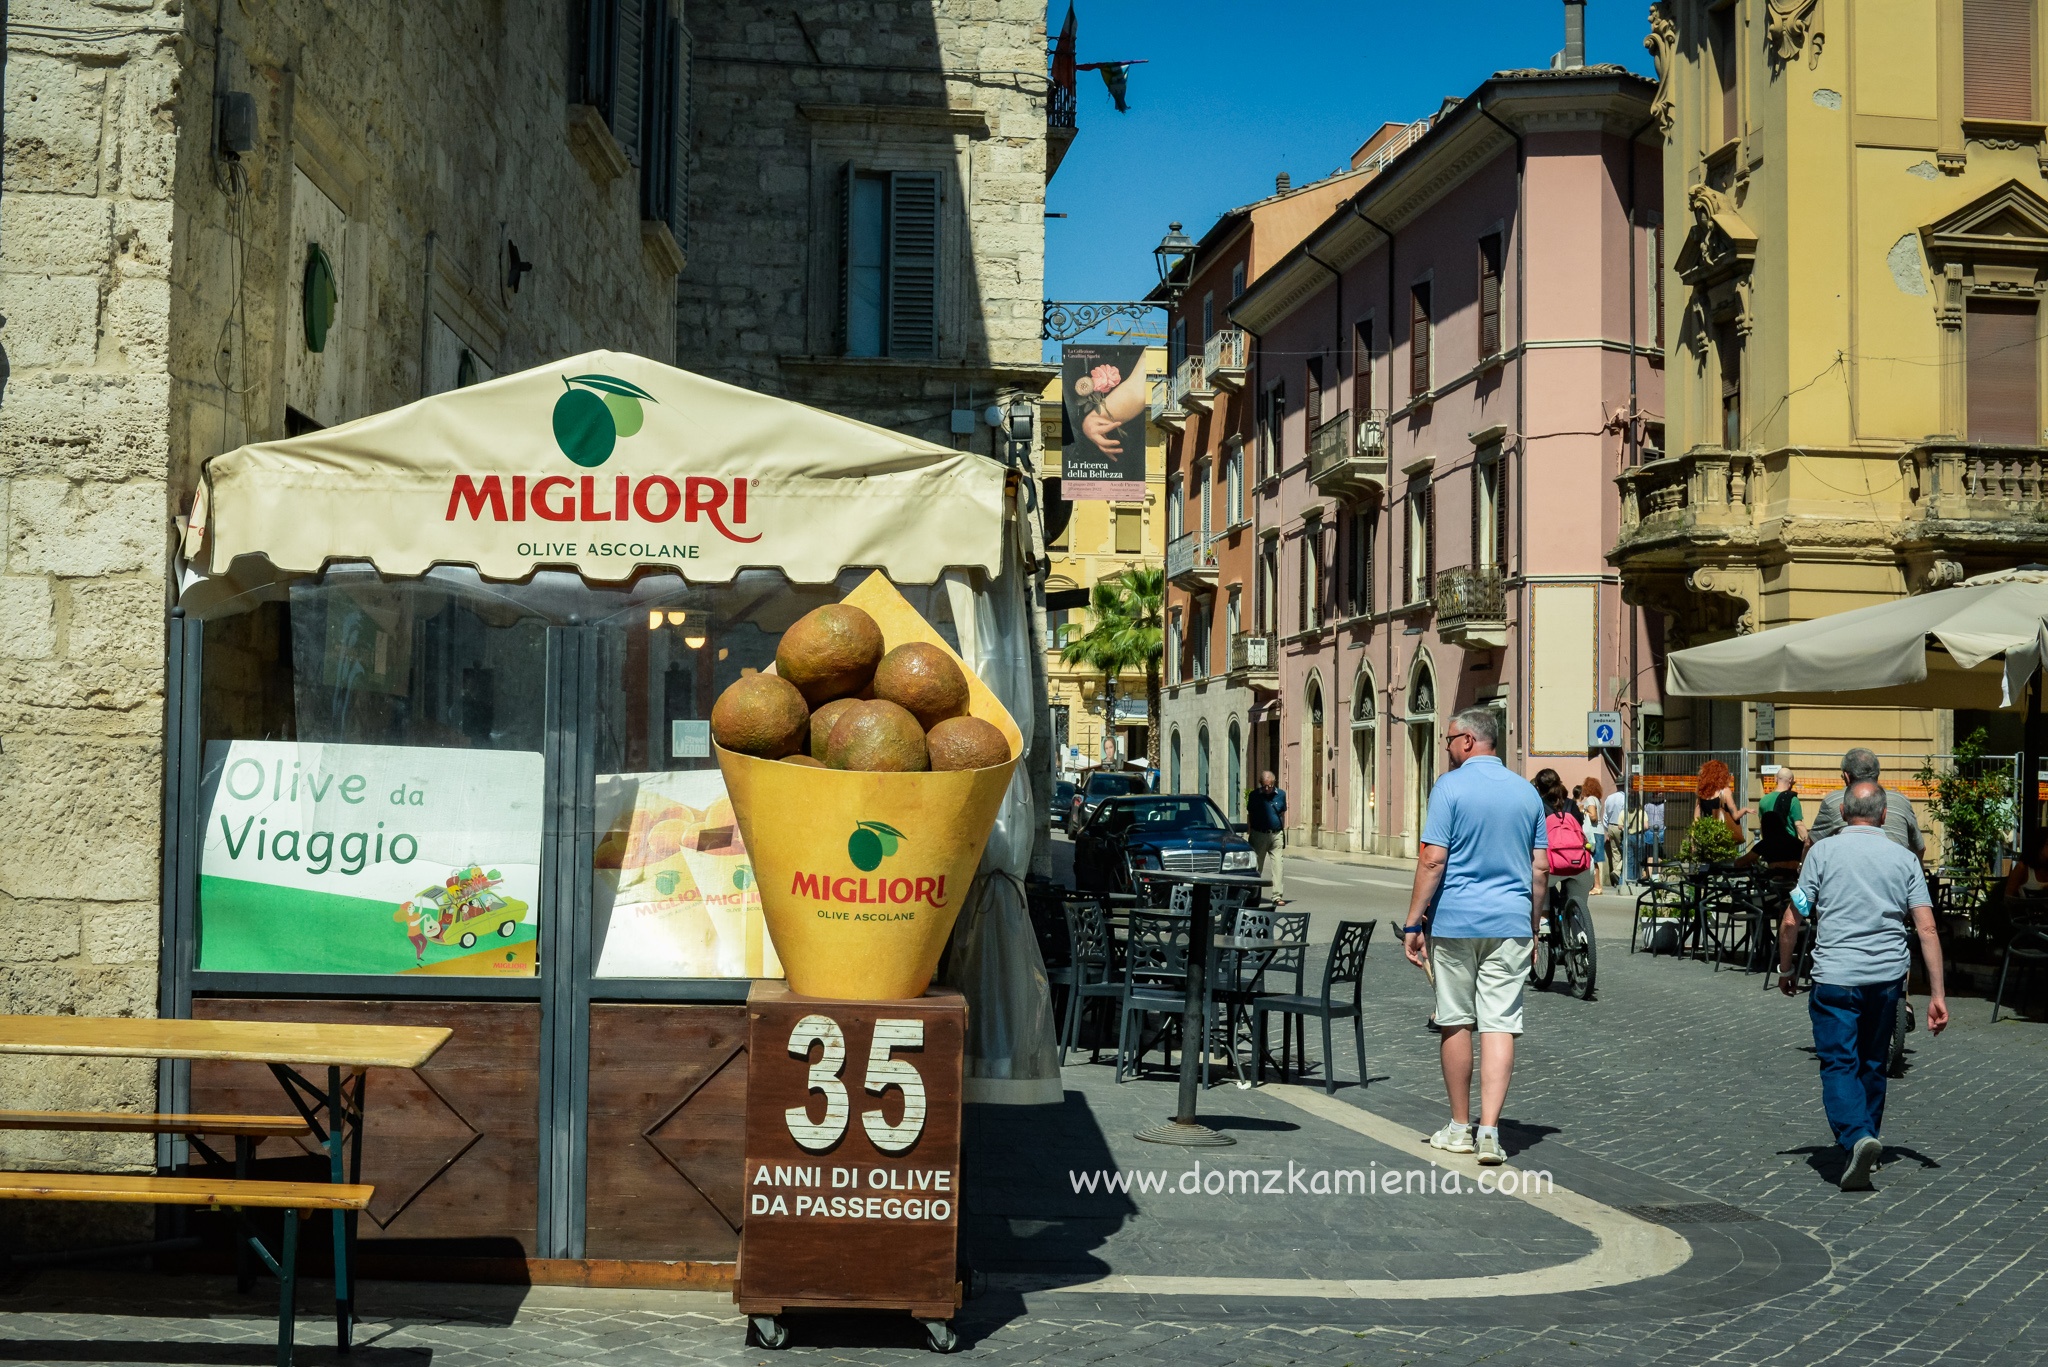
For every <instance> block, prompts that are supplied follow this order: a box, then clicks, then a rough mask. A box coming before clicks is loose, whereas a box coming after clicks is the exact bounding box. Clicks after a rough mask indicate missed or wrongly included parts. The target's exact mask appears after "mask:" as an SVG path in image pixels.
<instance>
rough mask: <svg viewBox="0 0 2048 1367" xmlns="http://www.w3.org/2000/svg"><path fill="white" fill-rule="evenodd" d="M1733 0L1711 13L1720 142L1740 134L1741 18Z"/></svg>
mask: <svg viewBox="0 0 2048 1367" xmlns="http://www.w3.org/2000/svg"><path fill="white" fill-rule="evenodd" d="M1735 9H1736V6H1735V3H1734V0H1729V3H1728V4H1726V5H1724V6H1722V8H1720V9H1719V10H1716V11H1715V12H1714V19H1713V23H1714V45H1713V46H1714V76H1715V78H1716V80H1717V81H1718V82H1719V83H1720V87H1721V141H1723V142H1728V141H1731V140H1733V139H1735V138H1738V137H1740V136H1742V111H1741V106H1740V102H1739V100H1738V98H1737V93H1736V88H1737V84H1738V82H1737V80H1736V69H1737V67H1738V65H1739V63H1740V60H1741V58H1740V51H1741V34H1742V20H1741V17H1740V16H1738V15H1737V14H1736V12H1735Z"/></svg>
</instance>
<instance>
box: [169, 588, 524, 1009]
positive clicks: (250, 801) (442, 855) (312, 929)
mask: <svg viewBox="0 0 2048 1367" xmlns="http://www.w3.org/2000/svg"><path fill="white" fill-rule="evenodd" d="M203 633H204V635H203V641H202V658H203V660H204V666H203V667H204V677H203V680H202V682H201V690H200V691H201V703H200V707H201V713H200V725H201V734H202V737H203V740H204V767H203V773H202V778H201V782H200V810H199V812H198V813H197V816H198V826H199V829H200V831H201V833H202V834H201V847H200V852H199V879H198V907H199V924H200V935H199V937H198V940H199V948H198V956H197V965H196V966H197V968H198V969H199V970H200V971H202V972H229V973H256V974H353V975H364V976H380V977H381V976H400V975H409V974H418V973H430V974H435V975H456V976H477V977H514V978H519V977H528V978H530V977H532V976H534V974H535V973H536V972H537V971H538V955H537V950H538V937H539V923H540V918H541V917H542V916H543V915H544V914H547V908H546V906H545V898H544V896H543V893H542V888H541V880H540V866H541V843H542V826H543V810H544V807H545V805H546V803H545V796H546V795H545V792H544V787H543V784H544V778H543V775H544V765H543V761H542V749H543V739H544V730H545V710H546V709H545V704H544V697H545V684H546V677H547V660H546V631H545V628H544V627H543V625H542V623H541V622H540V621H538V620H537V619H535V618H533V617H530V616H528V615H525V614H524V613H522V611H521V610H520V609H519V607H518V606H517V604H516V603H514V602H512V601H510V600H509V599H508V598H507V596H506V595H504V594H503V593H501V592H497V591H495V590H493V589H491V588H489V587H486V586H481V585H479V584H477V583H476V582H475V581H474V580H471V581H469V582H468V583H466V584H465V583H464V582H462V581H461V580H460V579H459V578H454V579H450V580H448V581H446V582H435V583H422V582H415V583H407V584H391V583H387V582H384V581H382V580H379V579H378V578H377V576H376V575H374V574H359V575H351V574H343V573H330V574H329V575H328V576H326V577H325V578H324V580H323V581H320V582H313V581H308V582H306V583H303V584H301V585H299V586H296V587H293V588H292V589H290V590H289V592H288V594H287V595H286V596H285V597H284V598H283V599H282V600H273V601H269V602H264V603H261V604H259V605H257V606H255V607H254V608H253V609H251V610H249V611H245V612H241V613H237V614H234V615H229V616H223V617H220V618H217V619H214V620H211V621H208V622H207V623H206V624H205V626H204V628H203Z"/></svg>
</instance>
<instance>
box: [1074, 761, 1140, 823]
mask: <svg viewBox="0 0 2048 1367" xmlns="http://www.w3.org/2000/svg"><path fill="white" fill-rule="evenodd" d="M1144 791H1145V776H1144V775H1143V774H1123V773H1114V772H1112V773H1106V774H1090V775H1088V781H1087V783H1085V784H1083V785H1082V786H1081V791H1080V792H1079V793H1077V794H1075V796H1074V800H1073V803H1072V804H1071V805H1070V806H1069V807H1068V809H1067V834H1068V835H1072V834H1074V832H1076V831H1078V830H1080V829H1081V826H1082V825H1083V823H1085V822H1086V821H1087V820H1088V818H1089V817H1090V816H1093V815H1094V814H1095V809H1096V807H1097V806H1098V805H1100V804H1101V802H1102V800H1103V799H1104V798H1107V797H1123V796H1125V795H1126V794H1129V793H1142V792H1144Z"/></svg>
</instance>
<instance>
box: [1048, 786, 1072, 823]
mask: <svg viewBox="0 0 2048 1367" xmlns="http://www.w3.org/2000/svg"><path fill="white" fill-rule="evenodd" d="M1074 791H1075V790H1074V785H1073V784H1071V783H1069V782H1067V781H1066V780H1065V779H1060V780H1058V781H1057V782H1055V783H1054V784H1053V785H1052V807H1051V810H1050V811H1048V812H1047V813H1046V815H1048V816H1050V817H1051V818H1052V824H1053V825H1055V826H1058V827H1060V828H1061V829H1062V830H1064V829H1066V825H1067V818H1069V817H1071V816H1072V815H1073V814H1074Z"/></svg>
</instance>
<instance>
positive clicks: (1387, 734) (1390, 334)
mask: <svg viewBox="0 0 2048 1367" xmlns="http://www.w3.org/2000/svg"><path fill="white" fill-rule="evenodd" d="M1361 193H1363V192H1362V191H1361ZM1351 213H1352V216H1353V217H1354V218H1356V219H1357V220H1358V221H1359V222H1360V223H1363V224H1365V226H1366V227H1368V228H1371V229H1372V230H1373V231H1374V232H1376V233H1378V234H1379V235H1380V236H1381V237H1384V238H1385V239H1387V321H1386V325H1385V332H1386V334H1387V362H1388V374H1387V387H1388V389H1389V391H1391V390H1392V388H1393V383H1394V376H1393V373H1392V366H1393V357H1394V233H1393V230H1392V229H1391V228H1388V227H1387V226H1386V225H1384V224H1381V223H1375V222H1374V221H1373V220H1372V219H1371V218H1370V217H1368V216H1367V214H1366V212H1365V210H1363V209H1361V208H1359V207H1358V200H1357V198H1356V197H1355V196H1354V197H1353V198H1352V200H1351ZM1366 364H1367V365H1370V364H1372V358H1371V357H1369V356H1368V357H1367V358H1366ZM1393 468H1394V432H1393V428H1392V426H1391V425H1390V426H1389V427H1388V429H1387V473H1388V477H1389V478H1390V479H1391V478H1392V475H1393ZM1389 520H1390V521H1391V520H1392V519H1391V517H1390V518H1389ZM1388 530H1392V529H1391V528H1389V529H1388ZM1381 558H1382V559H1383V560H1384V559H1385V557H1381ZM1387 569H1388V573H1387V587H1388V593H1387V596H1388V597H1389V598H1391V597H1393V566H1392V565H1391V564H1390V565H1388V567H1387ZM1385 625H1386V626H1388V627H1390V628H1391V627H1392V625H1393V622H1392V619H1389V620H1388V621H1387V622H1386V623H1385ZM1380 634H1381V635H1382V636H1384V637H1386V641H1387V667H1386V669H1385V670H1383V671H1382V677H1381V679H1380V692H1381V693H1382V694H1384V695H1385V697H1386V705H1385V706H1383V707H1382V708H1381V709H1380V714H1381V715H1382V716H1384V717H1386V718H1387V724H1386V725H1385V726H1383V727H1381V728H1380V731H1381V736H1380V749H1382V750H1384V751H1385V752H1386V753H1387V754H1388V756H1390V757H1391V756H1392V755H1393V753H1394V721H1393V718H1394V714H1395V712H1396V710H1397V709H1396V708H1395V707H1394V633H1393V632H1392V631H1391V630H1388V631H1383V632H1381V633H1380ZM1382 772H1384V767H1383V769H1382ZM1382 810H1384V809H1382ZM1417 834H1418V835H1420V832H1417Z"/></svg>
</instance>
